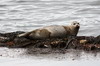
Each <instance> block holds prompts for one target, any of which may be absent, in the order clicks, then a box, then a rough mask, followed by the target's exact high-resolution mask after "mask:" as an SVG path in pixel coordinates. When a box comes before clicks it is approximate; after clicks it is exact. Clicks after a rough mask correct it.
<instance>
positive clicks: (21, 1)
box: [0, 0, 100, 66]
mask: <svg viewBox="0 0 100 66" xmlns="http://www.w3.org/2000/svg"><path fill="white" fill-rule="evenodd" d="M99 14H100V1H99V0H0V32H3V33H5V32H14V31H31V30H33V29H36V28H40V27H43V26H48V25H68V24H70V22H72V21H79V22H80V24H81V28H80V31H79V34H78V35H85V36H90V35H92V36H97V35H99V34H100V19H99V18H100V15H99ZM99 57H100V56H99ZM2 60H5V58H4V59H2ZM5 61H6V60H5ZM8 61H10V62H11V61H12V60H8ZM13 61H18V60H16V59H14V60H13ZM24 61H25V60H24ZM24 61H23V62H22V63H26V62H24ZM99 61H100V60H99ZM10 62H8V63H7V64H11V63H10ZM29 62H30V63H29V64H31V62H32V61H31V60H30V61H29ZM37 62H38V61H36V63H37ZM42 62H44V61H41V62H40V65H41V63H42ZM46 62H49V61H48V60H47V61H46ZM88 62H91V63H93V64H97V65H98V66H99V65H100V64H99V62H97V61H88ZM14 63H15V65H16V64H18V63H19V64H22V63H20V62H14ZM50 63H51V65H52V64H55V63H56V61H55V63H53V61H51V62H50ZM62 63H63V61H62ZM62 63H61V64H62ZM70 63H72V65H75V64H76V63H75V64H73V62H70ZM70 63H67V64H69V65H70ZM77 63H81V61H80V62H77ZM63 64H64V63H63ZM86 64H87V65H88V63H86ZM5 65H6V64H5ZM43 65H44V64H43ZM58 65H59V64H58ZM64 65H66V64H64ZM81 65H83V63H81ZM97 65H96V66H97ZM10 66H11V65H10ZM18 66H19V65H18ZM24 66H25V64H24ZM83 66H84V65H83ZM91 66H92V65H91Z"/></svg>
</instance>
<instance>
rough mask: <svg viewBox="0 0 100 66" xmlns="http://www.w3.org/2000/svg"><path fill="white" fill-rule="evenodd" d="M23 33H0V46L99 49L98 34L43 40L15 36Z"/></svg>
mask: <svg viewBox="0 0 100 66" xmlns="http://www.w3.org/2000/svg"><path fill="white" fill-rule="evenodd" d="M22 33H25V32H23V31H16V32H11V33H0V46H1V47H9V48H29V47H34V48H54V49H55V48H56V49H64V50H65V49H70V48H71V49H82V50H87V51H89V50H91V51H92V50H100V35H99V36H97V37H94V36H77V37H76V38H74V39H71V38H52V39H43V40H32V39H30V38H26V37H17V35H19V34H22Z"/></svg>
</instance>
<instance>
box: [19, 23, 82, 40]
mask: <svg viewBox="0 0 100 66" xmlns="http://www.w3.org/2000/svg"><path fill="white" fill-rule="evenodd" d="M79 28H80V24H79V23H78V22H76V21H74V22H72V23H71V25H66V26H64V25H51V26H46V27H43V28H39V29H35V30H33V31H30V32H26V33H23V34H19V35H18V37H28V38H32V39H46V38H63V37H68V36H77V33H78V31H79Z"/></svg>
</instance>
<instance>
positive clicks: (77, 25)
mask: <svg viewBox="0 0 100 66" xmlns="http://www.w3.org/2000/svg"><path fill="white" fill-rule="evenodd" d="M71 25H73V26H74V27H76V28H80V24H79V22H77V21H73V22H72V24H71Z"/></svg>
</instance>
